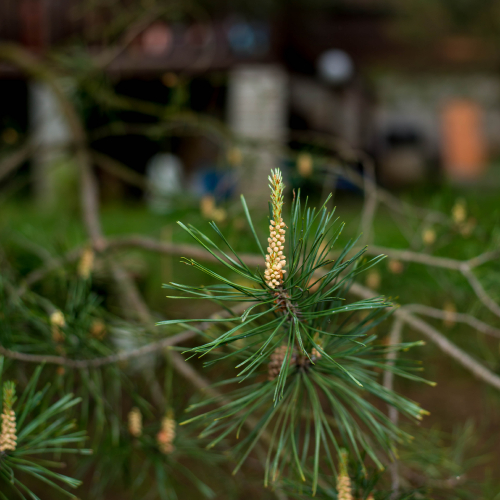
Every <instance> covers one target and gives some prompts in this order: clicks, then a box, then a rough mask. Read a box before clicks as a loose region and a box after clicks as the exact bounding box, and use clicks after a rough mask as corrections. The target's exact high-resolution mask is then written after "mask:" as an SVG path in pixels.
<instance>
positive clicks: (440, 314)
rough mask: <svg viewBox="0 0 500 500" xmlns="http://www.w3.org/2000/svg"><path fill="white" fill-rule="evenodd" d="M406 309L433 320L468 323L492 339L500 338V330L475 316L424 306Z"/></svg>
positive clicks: (411, 306) (413, 305)
mask: <svg viewBox="0 0 500 500" xmlns="http://www.w3.org/2000/svg"><path fill="white" fill-rule="evenodd" d="M403 307H404V309H406V310H407V311H410V312H414V313H417V314H423V315H425V316H429V317H431V318H436V319H443V320H448V319H450V320H452V321H455V322H456V323H466V324H468V325H469V326H471V327H472V328H476V329H477V330H479V331H480V332H481V333H484V334H486V335H491V336H492V337H496V338H500V329H499V328H495V327H493V326H490V325H488V324H487V323H484V322H483V321H481V320H479V319H477V318H476V317H475V316H472V315H471V314H466V313H458V312H453V311H443V310H442V309H436V308H435V307H429V306H424V305H423V304H407V305H405V306H403Z"/></svg>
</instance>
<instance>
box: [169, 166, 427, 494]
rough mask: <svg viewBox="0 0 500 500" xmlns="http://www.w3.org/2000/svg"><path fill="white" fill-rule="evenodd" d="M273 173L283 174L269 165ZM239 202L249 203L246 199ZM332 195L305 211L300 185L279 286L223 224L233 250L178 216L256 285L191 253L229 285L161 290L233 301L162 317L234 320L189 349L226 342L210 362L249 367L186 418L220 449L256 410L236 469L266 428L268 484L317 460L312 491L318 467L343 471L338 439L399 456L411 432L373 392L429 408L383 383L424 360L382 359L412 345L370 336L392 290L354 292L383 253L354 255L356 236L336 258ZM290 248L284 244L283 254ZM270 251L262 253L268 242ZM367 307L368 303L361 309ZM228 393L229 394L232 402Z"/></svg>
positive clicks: (372, 452) (407, 410) (410, 409)
mask: <svg viewBox="0 0 500 500" xmlns="http://www.w3.org/2000/svg"><path fill="white" fill-rule="evenodd" d="M272 176H276V174H273V173H272ZM270 181H271V186H270V187H271V190H272V193H273V194H272V204H271V212H270V220H271V221H273V224H270V226H269V228H270V233H271V238H269V244H270V245H271V247H269V248H268V251H269V252H270V251H271V250H272V245H273V244H274V245H276V244H275V243H273V239H272V238H273V235H274V234H276V230H275V229H276V228H277V227H278V223H277V222H278V221H281V205H282V198H281V197H280V196H279V195H276V194H275V191H276V189H282V186H281V185H279V184H275V183H273V179H271V178H270ZM327 201H328V200H327ZM242 202H243V205H244V206H245V207H246V202H245V200H244V198H242ZM325 204H326V202H325ZM325 204H324V205H323V206H322V207H321V209H320V210H318V211H316V209H311V208H308V207H307V201H306V203H305V206H304V207H302V205H301V201H300V193H299V194H298V196H297V198H296V199H295V200H294V201H293V203H292V207H291V215H290V222H289V229H288V231H287V233H288V241H289V243H288V252H287V254H288V256H289V262H290V264H289V266H288V272H287V273H286V277H284V278H282V279H281V278H280V282H279V283H277V282H276V284H273V283H271V286H270V284H269V282H268V280H267V277H266V276H264V275H263V274H262V272H261V271H260V269H257V270H256V271H252V270H251V269H250V268H249V267H248V266H247V265H246V264H245V263H244V262H243V261H242V259H241V258H240V257H239V256H238V254H237V253H236V252H235V251H234V249H233V248H232V247H231V245H230V244H229V243H228V242H227V239H225V238H224V236H223V234H222V233H221V231H220V230H219V228H218V227H217V225H216V224H215V223H214V222H212V223H211V224H210V226H211V227H212V229H213V230H214V231H215V233H216V234H217V236H218V237H219V238H220V239H221V240H222V244H223V245H224V246H225V247H227V248H228V249H229V252H231V254H232V255H229V254H228V253H226V251H225V250H224V249H222V248H221V247H220V246H219V245H217V243H215V242H213V241H212V240H211V239H210V238H209V237H208V236H206V235H205V234H204V233H202V232H201V231H199V230H197V229H196V228H194V227H192V226H189V227H188V226H184V225H183V224H182V223H179V224H180V225H181V226H182V227H183V228H184V229H185V230H186V231H187V232H188V233H189V234H190V235H191V236H192V237H193V238H194V239H195V240H196V241H197V242H198V243H199V244H201V245H202V246H203V247H204V248H205V249H206V250H207V251H208V252H210V253H211V254H212V255H213V256H214V257H215V258H217V259H218V260H219V261H220V262H221V263H222V264H224V265H225V266H226V267H227V269H228V270H229V271H232V272H234V273H236V274H238V275H240V276H241V277H243V278H244V279H245V280H246V282H247V283H248V284H247V285H242V284H239V283H236V282H233V281H231V280H229V279H228V278H225V277H224V276H223V275H222V274H219V273H216V272H214V271H212V270H210V269H209V268H207V267H205V266H204V265H201V264H199V263H198V262H196V261H195V260H193V259H189V260H187V259H186V261H185V263H186V264H187V265H191V266H194V267H195V268H197V269H199V270H200V271H202V272H204V273H207V274H208V275H209V276H211V277H212V278H214V279H215V280H217V281H219V282H220V284H216V285H209V286H206V287H193V286H187V285H180V284H176V283H170V284H167V285H164V287H165V288H167V289H169V290H175V291H180V292H183V293H185V294H187V295H188V296H190V297H191V298H193V299H198V300H199V299H205V300H211V301H215V302H217V303H218V304H223V305H225V304H227V305H226V307H227V308H228V310H229V311H230V313H231V316H232V317H231V318H230V319H229V320H227V319H204V320H194V319H186V320H167V321H163V322H161V323H160V325H172V324H176V325H179V324H185V323H191V322H193V321H207V322H210V321H212V322H215V323H217V324H218V326H219V327H223V326H224V323H225V324H228V326H227V328H222V330H223V331H222V333H220V334H219V335H218V336H217V337H216V338H215V339H213V340H210V341H209V342H207V343H205V344H203V345H201V346H197V347H194V348H192V349H191V350H190V352H191V353H192V354H191V356H194V355H200V357H204V356H206V355H208V354H213V353H214V352H215V351H220V349H221V348H222V347H224V348H225V350H224V351H223V352H222V353H220V354H219V353H217V354H216V355H215V358H216V359H215V360H212V361H208V362H206V363H205V365H207V366H210V365H212V364H214V363H216V362H218V361H220V360H227V359H235V362H236V363H237V365H236V368H237V369H240V371H239V373H238V374H237V375H236V378H233V377H228V378H227V379H226V380H221V381H220V382H219V385H224V386H225V385H230V386H234V384H235V382H239V383H242V384H243V383H244V382H246V383H244V384H243V385H242V387H241V388H234V389H233V390H232V391H231V392H225V393H224V395H222V396H221V397H220V398H215V399H209V400H207V401H204V402H201V403H197V404H194V405H192V406H191V407H190V409H189V410H190V411H194V410H198V409H199V408H202V407H204V406H206V405H213V403H214V402H219V403H222V404H220V407H219V406H218V407H217V408H215V409H213V410H210V411H208V412H206V413H203V414H201V415H197V416H195V417H193V418H191V419H189V420H188V421H186V422H184V423H187V422H191V421H202V422H203V423H206V428H205V430H204V431H203V432H202V434H201V436H203V437H208V436H213V435H216V437H215V438H214V439H213V440H212V441H211V442H210V444H209V447H212V446H214V445H215V444H217V443H218V442H219V441H220V440H221V439H223V438H224V437H225V436H227V435H229V434H233V433H235V434H236V435H239V433H240V431H241V429H242V427H243V425H244V424H245V422H246V421H247V419H248V418H249V417H250V416H251V415H253V414H254V413H256V414H258V415H259V416H258V420H257V422H256V425H255V426H254V428H253V430H252V431H251V432H250V433H248V435H247V436H245V438H244V439H243V440H242V441H241V442H240V443H239V444H238V445H237V446H236V447H235V452H236V454H237V455H239V457H240V458H239V462H238V465H237V467H236V469H235V471H236V470H238V469H239V468H240V467H241V465H242V463H243V462H244V460H245V459H246V458H247V457H248V455H249V453H250V452H251V450H252V448H253V447H254V446H255V444H256V443H257V441H258V440H259V439H260V438H261V437H262V435H263V434H264V433H265V432H268V431H269V432H270V433H271V437H270V439H269V443H268V445H269V449H268V457H267V461H266V476H265V483H269V482H273V481H275V480H276V478H277V477H279V476H281V475H282V474H283V473H284V471H285V469H287V468H290V469H293V470H294V471H295V472H296V473H297V474H298V475H299V476H300V477H301V478H302V479H303V480H305V473H304V471H305V470H307V469H308V468H309V467H311V466H312V471H313V473H312V481H313V493H314V492H315V491H316V488H317V484H318V477H319V474H320V465H321V467H324V466H325V465H328V466H329V467H330V468H331V471H332V473H335V470H336V469H335V465H334V455H335V454H336V453H338V451H339V449H340V447H341V446H350V447H351V448H352V449H353V452H354V453H355V454H356V456H357V457H358V459H359V460H361V451H363V450H364V451H365V452H366V453H367V454H368V456H369V457H370V458H371V459H372V460H373V461H374V462H375V463H376V464H377V465H378V466H379V467H380V468H383V465H382V462H381V455H380V452H381V451H385V452H386V453H389V454H393V453H394V452H395V448H394V444H395V443H396V442H400V441H404V440H405V439H408V438H409V436H408V435H407V434H406V433H404V432H402V431H400V429H398V427H397V426H395V425H394V424H393V423H392V422H391V421H390V419H389V418H388V417H387V416H386V415H384V414H383V413H382V412H381V411H380V410H379V409H377V408H376V406H374V405H373V404H372V403H371V402H370V401H368V399H367V396H374V397H376V398H379V399H381V400H382V401H384V402H386V403H388V404H390V405H393V406H394V407H395V408H397V409H398V411H399V412H401V413H402V414H405V415H407V416H409V417H412V418H414V419H420V418H421V417H422V415H423V414H424V413H425V412H424V411H423V410H422V409H421V408H420V407H419V406H418V405H417V404H416V403H414V402H412V401H409V400H408V399H406V398H404V397H402V396H399V395H398V394H396V393H394V392H393V391H391V390H388V389H386V388H385V387H383V386H382V385H381V384H380V381H378V380H377V378H379V375H380V371H382V370H390V371H392V372H394V373H395V374H397V375H399V376H403V377H406V378H409V379H412V380H420V381H421V380H423V379H421V378H420V377H418V376H417V375H415V374H413V373H412V371H414V370H415V369H417V370H418V369H419V368H416V367H415V366H413V367H412V364H411V363H408V362H406V361H404V360H402V359H399V360H398V361H397V363H395V364H388V363H386V361H385V359H386V358H385V356H386V354H387V352H389V351H390V350H403V349H405V350H406V349H408V348H409V347H412V346H413V345H415V343H413V344H411V343H410V344H408V343H407V344H402V345H396V346H383V345H381V344H377V343H376V335H373V334H372V333H371V330H372V329H373V328H375V327H376V326H377V325H378V324H379V323H380V322H381V321H383V320H384V319H386V318H387V316H388V315H389V314H390V312H386V309H387V308H388V307H390V306H391V305H392V304H391V303H390V302H388V301H387V300H386V299H385V298H383V297H377V298H374V299H368V300H361V301H357V302H347V301H346V299H345V295H346V293H347V291H348V289H349V286H350V284H351V283H352V281H353V279H354V277H355V276H357V275H358V274H360V273H362V272H363V271H366V270H367V269H369V268H371V267H372V266H374V265H375V264H377V263H378V262H379V261H380V260H381V259H382V258H383V256H378V257H375V258H374V259H371V260H368V261H366V260H362V256H363V253H364V249H362V250H360V251H358V252H356V253H355V254H354V255H353V256H352V257H349V258H347V255H348V254H349V252H350V251H351V250H352V248H353V247H354V245H355V244H356V241H351V242H349V243H348V245H347V246H346V247H345V248H344V249H343V250H342V251H341V252H340V255H339V257H338V258H337V259H335V260H332V259H330V257H329V255H330V252H332V250H333V249H334V247H335V245H336V242H337V239H338V236H339V234H340V232H341V230H342V227H343V226H342V225H337V224H336V222H337V221H336V220H334V219H333V213H329V212H328V211H327V209H326V206H325ZM246 214H247V219H248V224H249V226H250V229H251V231H252V233H253V234H254V235H255V238H256V242H257V244H258V245H259V247H260V248H261V249H262V246H261V244H260V241H259V240H258V238H257V235H256V232H255V229H254V226H253V223H252V219H251V217H250V214H249V212H248V210H246ZM283 225H284V224H283ZM274 248H275V249H276V248H278V247H277V246H275V247H274ZM283 248H284V247H283V245H282V246H280V247H279V249H280V251H282V250H283ZM275 251H276V250H275ZM220 255H222V256H224V257H225V259H222V258H221V257H219V256H220ZM262 255H263V259H264V252H263V251H262ZM263 262H264V260H263ZM169 298H173V299H176V298H179V296H177V295H172V296H169ZM241 302H243V303H248V305H249V307H248V308H247V309H246V310H245V311H244V313H243V314H242V315H241V316H237V315H235V314H234V313H233V311H232V310H231V306H232V303H241ZM361 311H369V312H368V314H365V316H364V317H361V316H360V314H359V313H360V312H361ZM416 344H418V343H416ZM278 351H281V352H282V353H283V356H282V360H281V364H280V365H279V366H278V370H277V372H276V373H271V372H269V377H266V375H268V374H267V371H268V363H269V362H270V357H272V356H273V353H276V352H278ZM377 372H378V373H377ZM266 378H268V379H267V380H266ZM218 399H219V400H220V401H217V400H218ZM225 400H230V402H228V403H227V404H224V403H223V402H224V401H225ZM329 419H330V420H329ZM332 422H334V426H333V427H334V428H332ZM322 454H326V462H327V464H324V463H323V461H321V464H320V455H322Z"/></svg>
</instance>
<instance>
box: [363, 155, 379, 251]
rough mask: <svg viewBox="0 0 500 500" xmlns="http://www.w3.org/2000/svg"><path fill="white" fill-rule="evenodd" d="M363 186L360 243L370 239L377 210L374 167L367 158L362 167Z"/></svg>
mask: <svg viewBox="0 0 500 500" xmlns="http://www.w3.org/2000/svg"><path fill="white" fill-rule="evenodd" d="M363 187H364V193H365V202H364V204H363V212H362V213H361V223H360V229H361V233H362V237H361V238H362V240H361V241H362V243H363V244H365V243H368V242H369V241H371V236H372V230H373V219H374V217H375V213H376V211H377V203H378V196H377V183H376V181H375V168H374V166H373V162H372V161H371V160H369V159H368V158H366V159H365V162H364V169H363Z"/></svg>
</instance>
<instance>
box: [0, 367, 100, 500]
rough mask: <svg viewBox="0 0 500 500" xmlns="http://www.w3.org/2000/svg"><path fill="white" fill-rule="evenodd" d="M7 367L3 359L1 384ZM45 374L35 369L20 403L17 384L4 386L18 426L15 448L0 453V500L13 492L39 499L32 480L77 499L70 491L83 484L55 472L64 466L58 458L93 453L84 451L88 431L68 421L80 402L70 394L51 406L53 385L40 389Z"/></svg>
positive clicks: (4, 396) (7, 402) (5, 399)
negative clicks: (32, 487)
mask: <svg viewBox="0 0 500 500" xmlns="http://www.w3.org/2000/svg"><path fill="white" fill-rule="evenodd" d="M3 364H4V358H0V381H1V373H2V370H3ZM41 371H42V367H41V366H40V367H38V368H37V369H36V370H35V372H34V374H33V376H32V377H31V379H30V381H29V383H28V384H27V386H26V388H25V390H24V391H23V393H22V395H21V397H20V398H19V400H18V401H17V402H16V398H15V392H14V384H13V382H4V384H3V391H2V394H3V397H2V401H3V406H4V411H5V409H6V408H8V409H11V410H13V411H14V412H15V423H16V427H17V445H16V446H15V448H14V449H8V450H5V451H2V452H0V485H2V487H1V489H0V498H2V499H4V500H7V499H8V498H12V497H10V496H8V495H11V494H13V493H16V494H17V495H18V496H19V497H20V498H23V499H24V498H27V497H30V498H32V499H38V496H36V495H35V494H34V493H33V491H31V489H30V486H29V485H30V481H31V480H38V481H42V482H44V483H45V484H47V485H48V486H49V487H50V488H51V489H53V490H55V491H58V492H60V493H64V494H65V495H66V496H69V497H71V498H75V496H74V495H73V493H71V492H68V491H67V490H66V488H76V487H77V486H79V485H80V484H81V481H79V480H76V479H73V478H71V477H68V476H65V475H63V474H61V473H59V472H55V471H53V470H52V469H59V468H61V467H64V464H63V463H62V462H60V460H59V459H58V458H57V457H58V456H60V455H61V454H65V453H69V454H78V455H85V454H89V453H91V450H88V449H85V448H83V443H84V441H85V440H86V433H85V431H77V430H75V422H74V421H72V420H70V419H69V418H68V410H69V409H70V408H72V407H74V406H75V405H77V404H79V403H80V399H78V398H74V397H73V395H72V394H67V395H66V396H64V397H62V398H60V399H58V400H57V401H55V402H53V403H52V404H51V402H50V401H49V400H48V398H47V394H48V391H49V387H50V385H49V384H47V385H46V386H45V387H44V388H43V389H42V390H37V384H38V381H39V378H40V374H41ZM2 431H4V428H2ZM45 457H47V458H45ZM52 457H54V458H55V460H54V459H52ZM60 483H62V486H61V485H60Z"/></svg>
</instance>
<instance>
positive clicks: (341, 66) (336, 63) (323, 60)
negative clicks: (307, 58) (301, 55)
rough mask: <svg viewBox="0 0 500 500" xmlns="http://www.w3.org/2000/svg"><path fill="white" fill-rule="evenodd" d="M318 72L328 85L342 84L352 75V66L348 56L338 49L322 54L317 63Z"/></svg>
mask: <svg viewBox="0 0 500 500" xmlns="http://www.w3.org/2000/svg"><path fill="white" fill-rule="evenodd" d="M317 67H318V72H319V74H320V76H321V78H322V79H323V80H325V81H326V82H328V83H333V84H337V85H338V84H342V83H346V82H347V81H349V80H350V79H351V78H352V76H353V75H354V64H353V62H352V59H351V57H350V56H349V54H347V53H346V52H344V51H343V50H339V49H331V50H327V51H326V52H323V54H321V56H320V57H319V59H318V63H317Z"/></svg>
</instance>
